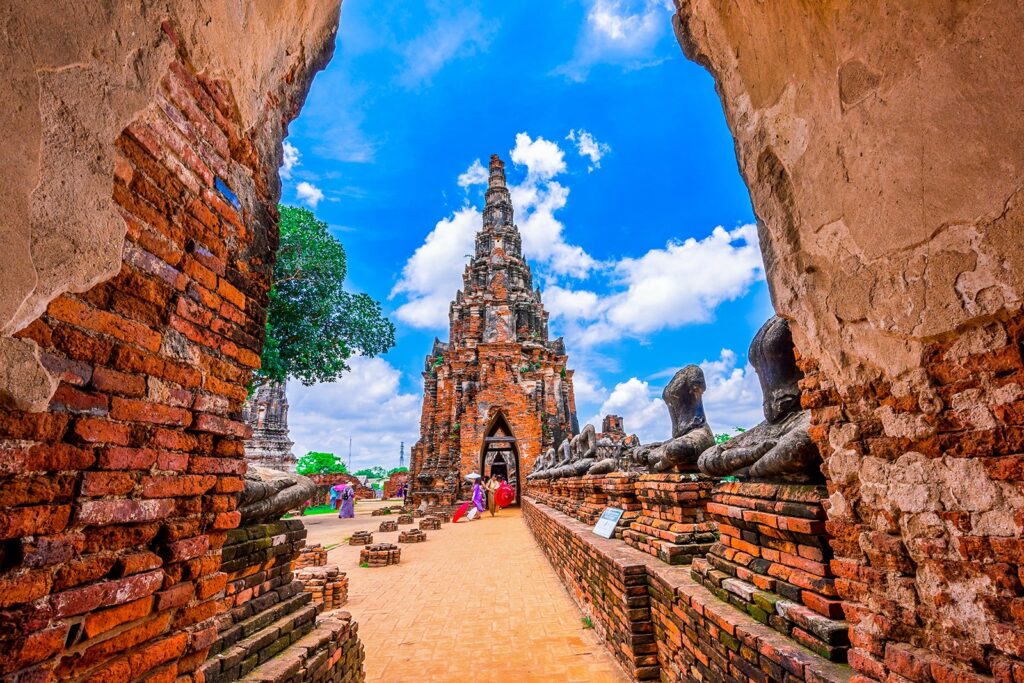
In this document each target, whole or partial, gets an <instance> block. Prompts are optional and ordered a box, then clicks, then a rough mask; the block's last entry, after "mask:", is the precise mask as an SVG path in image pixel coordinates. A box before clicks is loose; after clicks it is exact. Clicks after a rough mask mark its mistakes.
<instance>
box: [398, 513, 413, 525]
mask: <svg viewBox="0 0 1024 683" xmlns="http://www.w3.org/2000/svg"><path fill="white" fill-rule="evenodd" d="M398 523H399V524H412V515H398Z"/></svg>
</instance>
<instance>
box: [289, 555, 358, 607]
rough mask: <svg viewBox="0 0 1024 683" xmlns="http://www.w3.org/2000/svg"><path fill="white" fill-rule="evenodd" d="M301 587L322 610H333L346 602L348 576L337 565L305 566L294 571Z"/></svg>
mask: <svg viewBox="0 0 1024 683" xmlns="http://www.w3.org/2000/svg"><path fill="white" fill-rule="evenodd" d="M295 579H296V580H297V581H301V582H302V589H303V590H304V591H306V592H307V593H309V594H311V595H312V596H313V604H314V605H318V606H319V607H320V609H321V611H322V612H328V611H330V610H335V609H338V608H339V607H341V606H342V605H344V604H345V603H346V602H348V576H346V575H345V572H343V571H341V570H339V569H338V567H337V566H334V565H332V566H330V567H306V568H305V569H300V570H298V571H296V572H295Z"/></svg>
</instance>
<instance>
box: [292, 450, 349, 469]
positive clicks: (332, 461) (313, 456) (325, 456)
mask: <svg viewBox="0 0 1024 683" xmlns="http://www.w3.org/2000/svg"><path fill="white" fill-rule="evenodd" d="M295 470H296V471H297V472H298V473H299V474H347V473H348V468H347V467H345V463H344V462H342V460H341V458H339V457H338V456H336V455H335V454H334V453H318V452H316V451H310V452H309V453H306V454H305V455H304V456H302V457H301V458H299V462H298V464H297V465H296V466H295Z"/></svg>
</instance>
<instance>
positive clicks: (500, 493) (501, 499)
mask: <svg viewBox="0 0 1024 683" xmlns="http://www.w3.org/2000/svg"><path fill="white" fill-rule="evenodd" d="M515 499H516V492H515V491H513V490H512V487H511V486H509V485H508V484H506V483H505V482H501V486H499V487H498V490H497V491H495V492H494V502H495V503H497V504H498V505H499V506H500V507H503V508H507V507H508V506H509V505H511V504H512V501H514V500H515Z"/></svg>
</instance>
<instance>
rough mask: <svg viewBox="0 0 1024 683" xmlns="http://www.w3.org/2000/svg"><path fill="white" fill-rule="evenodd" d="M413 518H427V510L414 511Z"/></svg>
mask: <svg viewBox="0 0 1024 683" xmlns="http://www.w3.org/2000/svg"><path fill="white" fill-rule="evenodd" d="M412 516H413V517H415V518H416V519H421V518H423V517H426V516H427V512H426V510H420V509H419V508H417V509H415V510H413V511H412Z"/></svg>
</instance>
